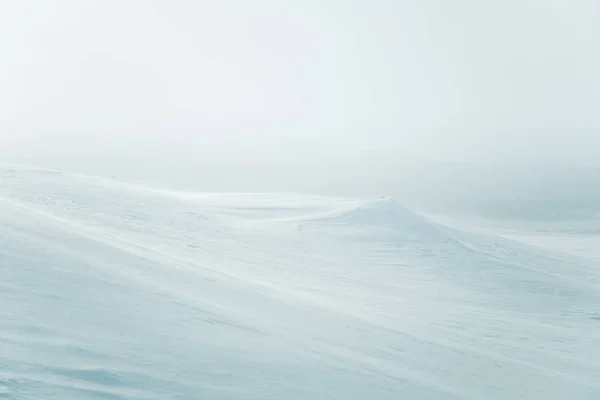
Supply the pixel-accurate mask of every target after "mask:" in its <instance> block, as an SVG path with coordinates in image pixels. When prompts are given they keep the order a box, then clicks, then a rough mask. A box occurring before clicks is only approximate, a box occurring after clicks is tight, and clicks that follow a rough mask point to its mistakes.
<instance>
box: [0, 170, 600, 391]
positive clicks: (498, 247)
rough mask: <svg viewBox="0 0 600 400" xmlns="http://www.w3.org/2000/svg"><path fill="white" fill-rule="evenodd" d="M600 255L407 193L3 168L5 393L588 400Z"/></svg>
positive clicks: (0, 372) (0, 269)
mask: <svg viewBox="0 0 600 400" xmlns="http://www.w3.org/2000/svg"><path fill="white" fill-rule="evenodd" d="M597 304H600V264H599V263H598V262H596V261H593V260H588V259H583V258H575V257H570V256H567V255H559V254H557V253H553V252H550V251H546V250H543V249H539V248H533V247H529V246H525V245H518V244H516V243H514V242H511V241H509V240H503V239H500V238H495V237H490V236H486V237H484V236H480V235H475V234H467V233H465V232H460V231H458V230H456V229H449V228H446V227H444V226H442V225H438V224H436V223H433V222H432V221H430V220H428V219H426V218H424V217H422V216H421V215H419V214H417V213H415V212H413V211H410V210H408V209H406V208H405V207H403V206H402V205H401V204H399V203H398V202H396V201H394V200H393V199H389V198H383V199H377V200H362V199H346V198H332V197H322V196H306V195H298V194H251V193H246V194H219V193H192V192H176V191H170V190H165V189H163V188H155V187H153V186H151V185H148V184H144V183H139V182H138V183H134V184H132V183H129V182H122V181H119V180H116V179H103V178H93V177H85V176H81V175H73V174H67V173H56V172H53V171H45V170H39V171H38V170H36V169H35V168H23V167H20V166H3V167H0V321H1V322H0V343H2V351H0V398H6V399H11V400H13V399H14V400H21V399H48V400H75V399H82V398H83V399H106V398H110V399H115V400H138V399H140V400H141V399H144V400H154V399H156V400H159V399H160V400H162V399H182V400H183V399H198V398H207V399H244V400H252V399H256V400H259V399H261V400H262V399H280V400H295V399H297V400H300V399H302V400H305V399H323V398H340V399H357V400H358V399H367V398H368V399H377V400H386V399H390V400H392V399H393V400H396V399H398V398H407V399H452V400H458V399H473V400H475V399H490V400H504V399H513V398H527V399H537V398H540V399H541V398H543V399H551V400H559V399H573V398H577V399H593V398H596V397H597V395H598V394H599V393H600V381H599V380H598V371H599V370H600V361H599V360H600V352H599V349H600V337H599V336H598V334H597V332H598V327H599V326H598V321H599V317H598V311H597V306H596V305H597Z"/></svg>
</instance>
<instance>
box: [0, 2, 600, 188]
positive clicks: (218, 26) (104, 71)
mask: <svg viewBox="0 0 600 400" xmlns="http://www.w3.org/2000/svg"><path fill="white" fill-rule="evenodd" d="M598 21H600V2H599V1H597V0H505V1H482V0H469V1H467V0H462V1H461V0H457V1H447V0H406V1H402V0H372V1H367V0H364V1H354V0H302V1H300V0H298V1H282V0H218V1H217V0H215V1H213V0H204V1H200V0H102V1H94V0H37V1H36V0H2V1H1V2H0V50H1V51H0V158H1V159H4V160H7V161H16V162H23V163H29V164H37V165H41V166H48V167H55V168H63V169H67V170H76V171H83V172H93V173H106V174H118V173H122V174H123V175H124V176H134V177H142V178H150V177H151V176H153V175H154V176H156V177H157V178H158V179H162V180H167V181H168V180H170V179H173V180H177V179H181V180H182V181H183V180H188V181H190V180H197V181H198V182H206V183H207V185H206V186H207V188H210V189H226V190H237V189H240V190H252V189H257V190H265V189H266V190H268V189H273V190H277V189H279V188H295V187H291V186H290V187H287V186H285V185H283V186H282V182H284V181H286V180H288V181H295V182H299V181H306V182H308V181H311V180H312V181H315V182H316V181H320V182H321V184H322V185H326V184H327V182H331V181H332V180H336V181H337V182H341V183H339V184H340V185H343V184H348V185H353V184H355V181H354V180H353V177H361V178H360V179H363V182H366V181H373V180H374V181H377V179H378V178H377V177H380V176H383V175H387V176H390V175H393V174H394V171H395V170H397V169H399V168H402V166H403V165H404V164H405V163H406V162H418V163H429V162H433V161H437V160H442V161H444V160H450V161H452V160H454V161H456V160H460V161H474V162H485V163H490V162H491V163H496V164H498V165H503V164H510V163H514V162H527V160H531V161H550V162H552V161H556V162H594V161H596V160H598V161H599V162H600V111H599V110H600V108H599V105H600V24H599V23H598ZM357 179H358V178H357ZM344 182H345V183H344ZM356 182H358V181H356ZM253 185H254V186H253ZM196 186H200V187H201V186H202V184H197V185H196ZM288 186H289V185H288ZM301 187H302V185H299V186H298V188H301ZM306 187H307V188H308V187H313V186H310V185H308V184H307V186H306Z"/></svg>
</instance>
